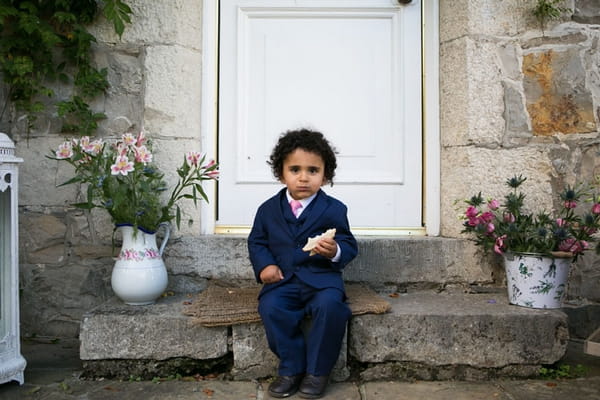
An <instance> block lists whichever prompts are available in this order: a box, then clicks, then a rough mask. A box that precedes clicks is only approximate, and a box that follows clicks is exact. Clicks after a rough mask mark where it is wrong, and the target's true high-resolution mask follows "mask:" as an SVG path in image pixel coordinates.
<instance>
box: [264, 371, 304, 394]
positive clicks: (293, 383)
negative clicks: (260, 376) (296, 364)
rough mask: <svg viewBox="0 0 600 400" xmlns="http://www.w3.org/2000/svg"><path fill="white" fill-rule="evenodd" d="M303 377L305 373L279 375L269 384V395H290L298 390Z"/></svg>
mask: <svg viewBox="0 0 600 400" xmlns="http://www.w3.org/2000/svg"><path fill="white" fill-rule="evenodd" d="M303 377H304V375H292V376H278V377H277V378H275V380H274V381H273V382H271V384H270V385H269V395H270V396H271V397H277V398H283V397H290V396H291V395H293V394H294V393H296V392H297V391H298V386H300V382H302V378H303Z"/></svg>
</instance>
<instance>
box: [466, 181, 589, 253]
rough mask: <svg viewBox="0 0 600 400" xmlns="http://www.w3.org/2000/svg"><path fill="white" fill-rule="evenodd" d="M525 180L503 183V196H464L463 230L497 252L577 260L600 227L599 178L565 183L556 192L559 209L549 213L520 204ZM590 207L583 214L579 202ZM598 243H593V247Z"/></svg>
mask: <svg viewBox="0 0 600 400" xmlns="http://www.w3.org/2000/svg"><path fill="white" fill-rule="evenodd" d="M525 181H526V178H524V177H522V176H515V177H513V178H510V179H508V180H507V181H506V185H507V186H508V187H509V190H510V191H509V192H508V193H507V194H505V195H504V200H503V201H501V200H498V199H488V200H485V199H484V198H483V196H482V194H481V192H479V193H478V194H477V195H475V196H471V197H470V198H468V199H466V200H464V202H465V203H466V204H467V208H466V210H465V211H464V214H463V215H462V216H461V219H462V220H463V230H462V233H467V234H471V235H473V236H474V237H475V244H477V245H480V246H482V248H483V249H484V250H485V251H491V250H493V251H494V252H495V253H497V254H504V253H505V252H511V253H539V254H545V255H548V256H550V255H556V256H573V258H574V259H575V260H576V259H577V257H579V256H581V255H583V254H584V252H586V251H587V250H588V249H590V244H591V243H594V242H597V241H598V237H597V236H596V233H597V232H598V231H599V230H600V194H599V193H598V190H599V188H600V186H599V182H595V183H594V184H592V185H580V186H578V187H576V188H575V187H571V186H567V187H565V188H563V190H562V191H561V193H560V207H558V209H557V210H554V211H553V212H546V211H544V210H540V211H538V212H531V211H530V210H527V209H526V208H525V194H523V193H522V192H520V191H519V190H520V189H519V187H520V186H521V184H523V183H524V182H525ZM586 202H587V203H591V207H590V208H589V209H588V210H587V211H585V212H582V210H576V208H577V207H578V206H579V205H580V204H583V203H586ZM599 248H600V246H597V247H596V250H597V251H598V250H599Z"/></svg>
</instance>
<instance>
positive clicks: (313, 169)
mask: <svg viewBox="0 0 600 400" xmlns="http://www.w3.org/2000/svg"><path fill="white" fill-rule="evenodd" d="M308 172H310V173H311V174H316V173H318V172H319V168H316V167H312V168H309V169H308Z"/></svg>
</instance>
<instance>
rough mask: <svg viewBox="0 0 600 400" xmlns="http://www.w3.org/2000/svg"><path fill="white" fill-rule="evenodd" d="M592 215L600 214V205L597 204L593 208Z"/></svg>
mask: <svg viewBox="0 0 600 400" xmlns="http://www.w3.org/2000/svg"><path fill="white" fill-rule="evenodd" d="M592 214H600V203H596V204H594V205H593V206H592Z"/></svg>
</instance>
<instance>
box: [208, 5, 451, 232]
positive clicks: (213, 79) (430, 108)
mask: <svg viewBox="0 0 600 400" xmlns="http://www.w3.org/2000/svg"><path fill="white" fill-rule="evenodd" d="M421 26H422V37H423V39H422V40H423V43H422V53H423V56H422V64H423V72H422V79H423V108H422V109H423V179H424V182H423V199H424V203H423V205H424V208H423V218H424V221H425V229H426V233H427V235H429V236H437V235H439V230H440V132H439V83H438V82H439V6H438V2H437V0H422V25H421ZM218 29H219V0H204V2H203V5H202V36H203V37H202V104H201V130H200V132H201V145H202V149H203V151H206V152H208V153H210V154H218V153H217V136H218V132H217V119H218V114H217V107H218V101H219V99H218V68H219V64H218V61H219V60H218V38H219V32H218ZM205 189H206V192H207V195H208V198H209V199H211V202H210V203H209V204H206V203H201V211H200V212H201V224H200V230H201V233H203V234H213V233H214V232H215V221H216V204H217V198H216V190H215V186H214V185H206V187H205Z"/></svg>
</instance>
